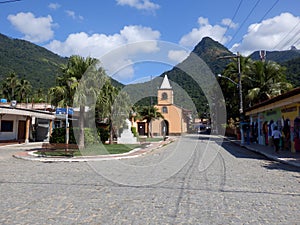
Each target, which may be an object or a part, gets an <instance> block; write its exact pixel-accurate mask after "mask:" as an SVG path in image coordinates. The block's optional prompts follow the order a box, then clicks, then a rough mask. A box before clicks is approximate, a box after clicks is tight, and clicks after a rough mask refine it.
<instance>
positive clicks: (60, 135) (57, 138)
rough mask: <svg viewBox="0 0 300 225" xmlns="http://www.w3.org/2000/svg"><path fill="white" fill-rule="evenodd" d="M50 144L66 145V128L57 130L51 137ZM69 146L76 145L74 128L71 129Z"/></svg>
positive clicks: (54, 130)
mask: <svg viewBox="0 0 300 225" xmlns="http://www.w3.org/2000/svg"><path fill="white" fill-rule="evenodd" d="M49 142H50V143H66V128H65V127H61V128H55V129H53V131H52V135H51V137H50V141H49ZM69 144H76V139H75V136H74V132H73V128H72V127H70V128H69Z"/></svg>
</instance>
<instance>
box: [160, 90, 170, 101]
mask: <svg viewBox="0 0 300 225" xmlns="http://www.w3.org/2000/svg"><path fill="white" fill-rule="evenodd" d="M161 99H162V100H166V99H168V94H167V93H166V92H163V93H162V95H161Z"/></svg>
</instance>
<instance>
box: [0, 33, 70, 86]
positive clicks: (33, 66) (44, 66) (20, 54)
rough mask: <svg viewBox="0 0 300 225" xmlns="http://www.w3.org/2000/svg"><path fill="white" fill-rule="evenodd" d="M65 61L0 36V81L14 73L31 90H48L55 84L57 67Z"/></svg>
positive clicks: (21, 41) (50, 53)
mask: <svg viewBox="0 0 300 225" xmlns="http://www.w3.org/2000/svg"><path fill="white" fill-rule="evenodd" d="M66 61H67V60H66V58H63V57H60V56H58V55H56V54H54V53H53V52H51V51H48V50H47V49H45V48H43V47H40V46H38V45H35V44H32V43H30V42H28V41H24V40H19V39H12V38H9V37H7V36H5V35H2V34H0V80H2V79H3V78H4V77H5V76H7V75H8V74H10V73H12V72H15V73H16V74H17V75H18V77H19V78H20V79H26V80H28V81H29V82H30V83H31V84H32V87H33V88H40V87H42V88H49V87H51V86H53V85H54V84H55V78H56V76H57V75H59V74H60V71H59V67H60V65H61V64H64V63H66Z"/></svg>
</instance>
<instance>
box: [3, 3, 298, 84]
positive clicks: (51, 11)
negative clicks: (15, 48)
mask: <svg viewBox="0 0 300 225" xmlns="http://www.w3.org/2000/svg"><path fill="white" fill-rule="evenodd" d="M0 12H1V13H0V28H1V30H0V32H1V33H2V34H4V35H7V36H9V37H11V38H18V39H24V40H27V41H30V42H32V43H35V44H37V45H39V46H42V47H45V48H47V49H48V50H50V51H52V52H54V53H56V54H58V55H61V56H67V57H68V56H71V55H81V56H83V57H87V56H90V57H95V58H98V59H99V60H100V61H101V63H102V65H103V67H104V68H105V70H106V71H107V73H108V74H109V75H110V76H112V77H113V78H115V79H116V80H118V81H120V82H122V83H124V84H128V83H134V82H139V81H143V80H147V79H149V77H151V78H152V77H155V76H158V75H160V74H162V73H163V72H164V71H166V70H168V69H170V68H172V67H173V66H174V65H176V64H177V63H179V62H181V61H182V60H183V59H184V58H186V57H187V56H188V54H189V53H190V52H191V51H192V50H193V48H194V47H195V46H196V45H197V44H198V43H199V42H200V41H201V39H202V38H203V37H206V36H208V37H211V38H212V39H214V40H215V41H218V42H220V43H221V44H223V45H224V46H225V47H227V48H228V49H229V50H230V51H232V52H233V53H235V54H236V53H237V52H239V53H241V54H242V55H244V56H247V55H249V54H251V53H252V52H253V51H256V50H267V51H273V50H289V49H290V48H291V46H295V47H296V48H298V49H300V1H299V0H226V1H225V0H209V1H207V0H205V1H204V0H184V1H179V0H164V1H159V0H85V1H82V0H57V1H55V0H43V1H41V0H0Z"/></svg>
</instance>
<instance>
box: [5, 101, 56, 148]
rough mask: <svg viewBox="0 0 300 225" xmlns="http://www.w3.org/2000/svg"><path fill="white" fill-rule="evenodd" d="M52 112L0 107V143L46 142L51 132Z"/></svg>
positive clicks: (11, 106)
mask: <svg viewBox="0 0 300 225" xmlns="http://www.w3.org/2000/svg"><path fill="white" fill-rule="evenodd" d="M54 118H55V116H54V114H53V113H52V112H49V111H42V110H35V109H32V108H23V107H22V105H19V106H17V105H9V104H1V105H0V142H12V141H15V142H20V143H21V142H25V143H28V142H29V141H47V140H49V137H50V135H51V132H52V126H53V120H54Z"/></svg>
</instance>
